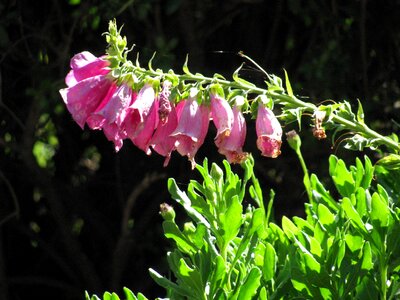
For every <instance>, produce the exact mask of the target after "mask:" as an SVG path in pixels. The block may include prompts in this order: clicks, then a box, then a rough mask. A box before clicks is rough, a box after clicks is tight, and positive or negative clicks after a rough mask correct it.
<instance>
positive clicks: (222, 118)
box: [211, 94, 234, 143]
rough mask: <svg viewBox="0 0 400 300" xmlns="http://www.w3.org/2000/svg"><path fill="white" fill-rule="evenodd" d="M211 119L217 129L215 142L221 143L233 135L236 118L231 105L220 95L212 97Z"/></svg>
mask: <svg viewBox="0 0 400 300" xmlns="http://www.w3.org/2000/svg"><path fill="white" fill-rule="evenodd" d="M211 117H212V120H213V122H214V125H215V127H216V128H217V136H216V137H215V141H216V143H220V142H221V141H219V140H223V139H224V138H226V137H228V136H229V135H230V134H231V130H232V125H233V119H234V116H233V111H232V108H231V107H230V105H229V103H228V102H227V101H226V100H225V99H223V98H221V97H219V96H218V95H213V94H212V95H211Z"/></svg>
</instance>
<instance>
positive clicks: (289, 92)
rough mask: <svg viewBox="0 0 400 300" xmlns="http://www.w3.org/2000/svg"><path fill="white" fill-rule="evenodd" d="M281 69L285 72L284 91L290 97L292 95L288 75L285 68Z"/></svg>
mask: <svg viewBox="0 0 400 300" xmlns="http://www.w3.org/2000/svg"><path fill="white" fill-rule="evenodd" d="M283 71H284V72H285V82H286V91H287V93H288V95H289V96H290V97H293V96H294V95H293V90H292V85H291V84H290V81H289V76H288V74H287V72H286V70H285V69H283Z"/></svg>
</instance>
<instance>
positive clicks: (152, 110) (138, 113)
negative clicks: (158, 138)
mask: <svg viewBox="0 0 400 300" xmlns="http://www.w3.org/2000/svg"><path fill="white" fill-rule="evenodd" d="M157 111H158V100H156V98H155V92H154V89H153V87H152V85H151V84H149V83H146V84H145V85H144V86H143V87H142V88H141V89H140V91H139V94H138V96H137V98H136V100H135V101H134V102H133V103H132V105H131V106H130V107H129V108H128V109H127V116H126V117H125V122H124V128H125V130H126V134H127V136H128V137H129V138H130V139H131V141H132V142H133V143H134V144H135V145H136V146H137V147H138V148H140V149H142V150H143V151H144V152H146V154H147V155H150V154H151V150H150V148H149V146H150V140H151V137H152V136H153V133H154V130H155V128H156V126H157V122H158V114H157Z"/></svg>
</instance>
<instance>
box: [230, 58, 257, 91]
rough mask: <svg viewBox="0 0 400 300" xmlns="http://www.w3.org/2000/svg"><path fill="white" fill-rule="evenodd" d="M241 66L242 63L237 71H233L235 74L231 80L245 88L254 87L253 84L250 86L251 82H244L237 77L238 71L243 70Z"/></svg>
mask: <svg viewBox="0 0 400 300" xmlns="http://www.w3.org/2000/svg"><path fill="white" fill-rule="evenodd" d="M243 65H244V63H242V64H241V65H240V67H239V68H237V69H236V70H235V72H233V74H232V78H233V80H234V81H235V82H237V83H239V84H241V85H244V86H246V87H254V86H255V85H254V84H252V83H251V82H248V81H247V80H244V79H243V78H240V77H239V72H240V70H241V69H242V68H243Z"/></svg>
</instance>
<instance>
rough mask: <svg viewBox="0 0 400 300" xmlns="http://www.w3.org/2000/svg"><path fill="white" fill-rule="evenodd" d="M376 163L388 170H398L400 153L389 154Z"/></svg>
mask: <svg viewBox="0 0 400 300" xmlns="http://www.w3.org/2000/svg"><path fill="white" fill-rule="evenodd" d="M376 165H378V166H382V167H384V168H386V169H388V170H398V169H400V155H398V154H389V155H388V156H385V157H383V158H381V159H380V160H378V161H377V162H376Z"/></svg>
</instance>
